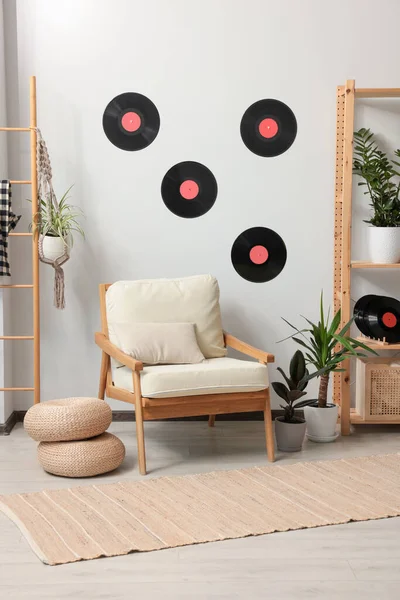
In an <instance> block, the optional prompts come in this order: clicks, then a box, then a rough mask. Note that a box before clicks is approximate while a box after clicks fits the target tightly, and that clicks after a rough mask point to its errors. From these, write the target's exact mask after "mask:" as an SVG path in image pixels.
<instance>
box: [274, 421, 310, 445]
mask: <svg viewBox="0 0 400 600" xmlns="http://www.w3.org/2000/svg"><path fill="white" fill-rule="evenodd" d="M305 434H306V422H305V421H304V422H303V423H285V421H284V420H283V417H277V418H276V419H275V438H276V444H277V446H278V450H282V452H299V450H301V447H302V445H303V441H304V436H305Z"/></svg>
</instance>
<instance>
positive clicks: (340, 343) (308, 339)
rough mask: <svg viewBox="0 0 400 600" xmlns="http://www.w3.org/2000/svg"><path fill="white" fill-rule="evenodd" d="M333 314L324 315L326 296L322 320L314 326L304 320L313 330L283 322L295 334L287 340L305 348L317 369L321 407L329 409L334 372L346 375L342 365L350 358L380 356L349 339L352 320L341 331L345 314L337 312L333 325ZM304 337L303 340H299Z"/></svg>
mask: <svg viewBox="0 0 400 600" xmlns="http://www.w3.org/2000/svg"><path fill="white" fill-rule="evenodd" d="M329 315H330V313H329V311H328V314H327V316H326V317H325V314H324V306H323V293H322V292H321V297H320V320H319V321H318V323H313V322H312V321H310V320H309V319H307V318H306V317H303V319H305V321H306V322H307V323H308V325H309V327H306V328H304V329H298V328H297V327H295V326H294V325H292V324H291V323H289V321H287V320H286V319H283V320H284V321H285V323H287V324H288V325H289V326H290V327H291V328H292V329H294V330H295V333H294V334H292V335H291V336H289V338H286V339H293V340H294V341H295V342H296V343H297V344H299V345H300V346H302V347H303V348H305V350H306V352H305V356H306V362H307V364H310V365H313V366H314V367H315V369H316V370H317V371H323V372H322V373H319V374H318V376H319V377H320V384H319V391H318V407H319V408H326V406H327V398H328V385H329V377H330V374H331V373H332V371H343V370H344V369H341V368H340V364H341V363H342V362H343V361H344V360H346V358H348V357H350V356H358V357H361V356H366V354H365V353H364V352H359V349H362V350H365V352H369V353H371V354H375V355H376V354H377V353H376V352H375V351H374V350H371V348H368V346H366V345H365V344H363V343H362V342H360V341H358V340H355V339H353V338H351V337H349V336H348V335H347V332H348V331H349V329H350V326H351V324H352V322H353V319H350V321H348V322H347V323H346V324H345V325H344V326H343V327H342V328H341V329H339V327H340V322H341V311H340V309H339V310H338V311H337V313H336V314H335V316H334V317H333V319H332V321H329V318H330V317H329ZM298 336H300V337H298Z"/></svg>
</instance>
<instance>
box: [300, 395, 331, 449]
mask: <svg viewBox="0 0 400 600" xmlns="http://www.w3.org/2000/svg"><path fill="white" fill-rule="evenodd" d="M304 417H305V419H306V423H307V437H308V439H309V440H311V441H312V442H333V441H335V440H336V438H337V437H338V434H337V433H336V424H337V419H338V406H337V405H336V404H328V405H327V407H326V408H319V407H318V406H317V405H315V406H305V407H304Z"/></svg>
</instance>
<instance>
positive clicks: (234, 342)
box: [224, 331, 275, 363]
mask: <svg viewBox="0 0 400 600" xmlns="http://www.w3.org/2000/svg"><path fill="white" fill-rule="evenodd" d="M224 341H225V346H229V347H230V348H233V349H234V350H237V351H238V352H242V354H246V355H247V356H251V357H252V358H256V359H257V360H259V361H260V362H264V363H270V362H271V363H272V362H274V361H275V356H274V355H273V354H270V353H269V352H264V351H263V350H259V349H258V348H254V346H250V344H246V343H245V342H242V341H241V340H239V339H238V338H236V337H234V336H233V335H231V334H230V333H227V332H226V331H224Z"/></svg>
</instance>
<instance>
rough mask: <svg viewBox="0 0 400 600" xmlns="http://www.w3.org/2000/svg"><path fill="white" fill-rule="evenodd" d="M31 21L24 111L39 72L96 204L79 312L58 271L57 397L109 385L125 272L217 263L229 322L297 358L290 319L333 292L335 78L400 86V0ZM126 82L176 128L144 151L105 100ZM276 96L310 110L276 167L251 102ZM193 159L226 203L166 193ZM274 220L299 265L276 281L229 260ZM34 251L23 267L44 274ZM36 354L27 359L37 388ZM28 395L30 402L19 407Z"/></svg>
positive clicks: (68, 0) (23, 367)
mask: <svg viewBox="0 0 400 600" xmlns="http://www.w3.org/2000/svg"><path fill="white" fill-rule="evenodd" d="M378 10H379V12H378ZM380 15H382V16H380ZM17 17H18V19H17V22H18V70H17V73H16V75H17V76H18V79H19V96H20V97H19V100H20V111H21V118H22V116H24V118H25V119H28V110H29V106H28V100H29V94H28V83H29V82H28V78H29V75H30V74H36V76H37V84H38V123H39V126H40V128H41V130H42V132H43V135H44V137H45V139H46V140H47V143H48V147H49V150H50V153H51V157H52V161H53V170H54V182H55V187H56V191H57V192H58V193H59V194H60V193H62V192H63V191H64V190H65V189H66V188H67V187H68V186H69V185H70V184H71V183H74V184H75V186H74V192H73V200H74V202H75V203H76V204H77V205H79V206H80V207H81V208H82V209H83V210H84V211H85V213H86V221H85V222H84V227H85V229H86V233H87V239H86V242H84V243H83V242H81V241H80V240H78V241H77V243H76V246H75V248H74V254H73V257H72V259H71V261H70V262H69V263H68V264H67V265H66V268H65V271H66V284H67V308H66V310H65V311H64V312H59V311H56V309H54V308H53V306H52V301H53V299H52V285H53V281H52V278H53V273H52V271H51V270H50V269H49V268H46V267H42V270H41V277H42V279H41V315H42V398H43V399H49V398H52V397H62V396H68V395H72V394H78V395H91V394H95V393H96V389H97V378H98V367H99V360H100V356H99V352H98V351H97V349H96V348H95V346H94V343H93V333H94V331H95V330H96V329H97V328H98V327H99V310H98V299H97V285H98V283H100V282H106V281H113V280H117V279H122V278H124V279H130V278H132V279H134V278H150V277H174V276H184V275H191V274H195V273H204V272H211V273H213V274H214V275H216V276H217V278H218V279H219V282H220V287H221V294H222V296H221V303H222V311H223V320H224V326H225V328H226V329H228V330H230V331H232V332H233V333H235V334H237V335H238V336H241V337H243V338H244V339H245V340H248V341H250V342H252V343H254V344H256V345H259V346H260V347H263V348H265V349H267V350H269V351H271V352H274V353H275V354H276V356H277V362H278V364H280V365H282V366H284V367H286V365H287V361H288V359H289V358H290V356H291V354H292V353H293V351H294V346H293V344H292V343H290V342H285V343H284V344H279V345H277V344H276V342H277V341H278V340H280V339H281V338H283V337H285V336H286V335H288V333H289V331H288V328H287V326H285V324H284V323H283V322H282V320H281V316H284V317H286V318H287V319H289V320H290V321H293V322H295V323H301V320H300V318H299V317H298V315H299V313H302V314H305V315H307V316H309V317H311V318H313V317H315V316H316V310H317V305H318V297H319V293H320V290H321V289H322V288H323V289H324V290H325V294H326V299H327V301H328V300H330V298H331V295H332V252H333V250H332V248H333V243H332V236H333V183H334V147H335V101H336V98H335V93H336V85H338V84H341V83H344V81H345V79H346V78H351V77H355V78H356V80H357V84H358V86H361V87H363V86H364V87H366V86H371V87H380V86H382V87H385V86H388V87H390V86H399V79H398V52H397V39H398V22H399V19H400V4H399V3H398V2H397V0H382V1H381V2H380V3H379V9H378V5H377V4H376V3H375V2H372V1H366V0H353V1H352V2H348V0H336V1H335V2H329V3H328V2H321V1H320V0H303V1H301V2H299V1H296V0H281V1H280V2H272V0H235V1H232V0H201V1H200V0H199V1H197V2H195V1H194V0H192V1H191V2H188V0H168V1H165V0H147V1H146V2H139V1H138V0H113V2H111V1H109V0H85V1H84V2H82V1H79V0H57V2H54V0H53V1H51V0H17ZM377 25H379V26H377ZM11 83H12V82H11ZM125 91H138V92H140V93H143V94H145V95H147V96H149V97H150V98H151V99H152V100H153V101H154V102H155V104H156V105H157V107H158V109H159V112H160V115H161V130H160V133H159V136H158V137H157V139H156V141H155V142H154V143H153V144H152V145H151V146H150V147H148V148H147V149H145V150H143V151H140V152H132V153H130V152H124V151H122V150H119V149H117V148H116V147H114V146H112V145H111V144H110V143H109V142H108V140H107V138H106V137H105V135H104V133H103V130H102V114H103V111H104V108H105V106H106V104H107V103H108V102H109V101H110V100H111V99H112V98H113V97H114V96H115V95H117V94H119V93H122V92H125ZM268 97H272V98H278V99H280V100H282V101H284V102H285V103H287V104H288V105H289V106H290V107H291V108H292V110H293V111H294V112H295V114H296V117H297V120H298V136H297V139H296V141H295V143H294V145H293V146H292V147H291V149H290V150H289V151H288V152H286V153H285V154H283V155H281V156H279V157H276V158H269V159H268V158H260V157H258V156H256V155H254V154H252V153H251V152H249V151H248V150H247V148H246V147H245V146H244V144H243V143H242V141H241V139H240V136H239V123H240V119H241V117H242V114H243V112H244V111H245V109H246V108H247V107H248V106H249V105H250V104H252V103H253V102H255V101H256V100H259V99H261V98H268ZM19 156H20V163H19V164H18V165H16V164H13V165H12V167H13V169H14V168H15V172H16V171H17V169H18V171H19V172H21V176H22V174H23V173H24V172H26V173H27V172H28V166H29V152H28V146H26V147H25V151H24V152H22V153H19ZM184 160H196V161H199V162H202V163H204V164H205V165H206V166H208V167H209V168H210V169H211V170H212V171H213V173H214V175H215V176H216V178H217V181H218V185H219V194H218V198H217V201H216V203H215V205H214V207H213V208H212V210H211V211H210V212H209V213H207V214H206V215H205V216H203V217H201V218H198V219H193V220H186V219H180V218H178V217H176V216H174V215H173V214H172V213H170V212H169V211H168V210H167V209H166V208H165V206H164V204H163V202H162V200H161V197H160V184H161V180H162V178H163V176H164V174H165V173H166V171H167V170H168V169H169V168H170V167H171V166H172V165H174V164H175V163H177V162H180V161H184ZM22 206H25V208H24V210H25V211H26V214H27V215H28V211H29V207H28V205H27V204H26V205H24V204H23V203H22ZM257 225H263V226H266V227H271V228H272V229H275V230H276V231H277V232H278V233H279V234H280V235H281V236H282V237H283V238H284V240H285V242H286V245H287V249H288V261H287V265H286V268H285V269H284V271H283V272H282V274H281V275H280V276H279V277H277V278H276V279H275V280H273V281H271V282H269V283H265V284H252V283H249V282H246V281H244V280H243V279H241V278H240V277H239V276H238V275H237V274H236V272H235V271H234V269H233V267H232V266H231V262H230V250H231V245H232V242H233V241H234V239H235V238H236V237H237V235H238V234H239V233H240V232H241V231H243V230H244V229H246V228H248V227H252V226H257ZM27 256H28V254H26V255H23V254H20V255H19V256H18V263H20V264H19V267H21V268H22V267H23V265H24V264H25V265H26V268H27V271H26V276H29V272H30V269H29V267H30V263H29V259H28V258H27ZM16 260H17V259H16ZM362 277H364V276H362ZM373 277H374V278H375V277H377V276H376V275H373ZM380 277H382V275H380ZM374 281H375V283H377V284H378V283H379V282H378V280H374ZM19 304H20V306H17V305H15V307H14V315H15V317H14V325H15V326H16V328H19V329H20V330H21V331H22V330H24V331H27V330H28V329H29V327H31V324H30V307H29V304H25V301H22V300H21V301H20V302H19ZM18 309H22V310H20V311H19V312H18V313H17V311H18ZM17 315H18V316H17ZM21 315H22V316H21ZM29 351H30V348H27V351H26V353H22V352H21V351H20V350H18V354H15V355H14V364H17V369H14V370H17V371H19V373H18V376H19V381H20V382H21V380H22V379H23V378H25V379H26V378H27V377H30V373H31V363H30V352H29ZM271 374H272V375H273V376H274V375H275V373H274V369H271ZM16 376H17V374H16ZM29 402H30V399H29V398H28V396H20V397H15V401H14V404H15V408H18V409H22V408H26V407H27V406H28V405H29ZM275 405H277V403H276V402H275ZM114 406H118V408H119V409H123V408H127V406H126V405H123V404H122V403H115V404H114Z"/></svg>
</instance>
